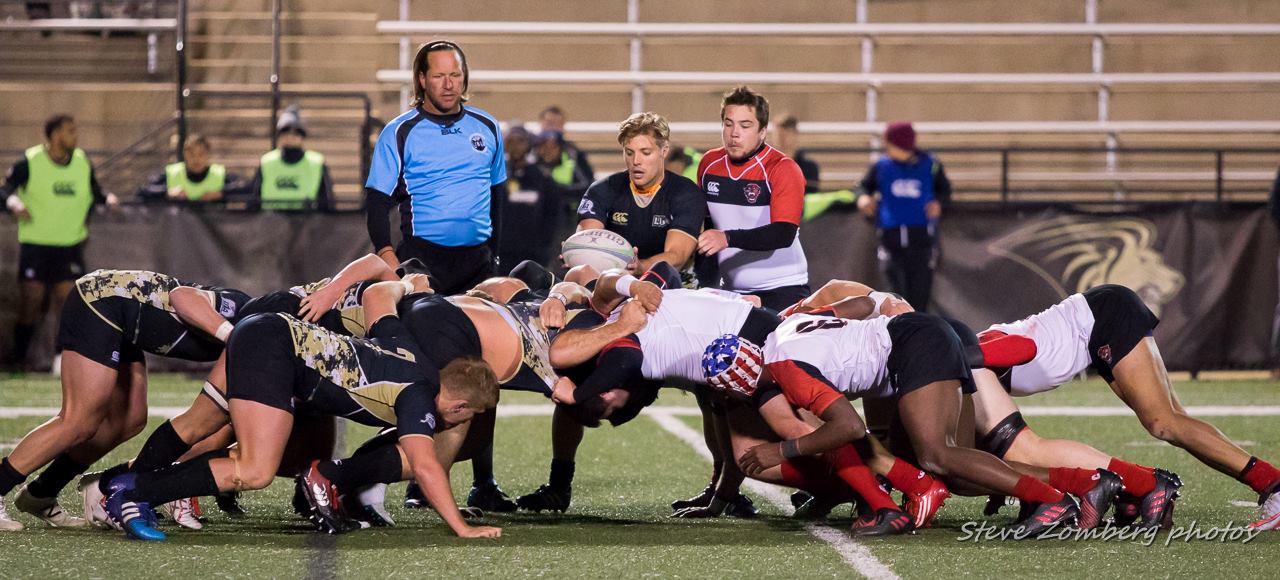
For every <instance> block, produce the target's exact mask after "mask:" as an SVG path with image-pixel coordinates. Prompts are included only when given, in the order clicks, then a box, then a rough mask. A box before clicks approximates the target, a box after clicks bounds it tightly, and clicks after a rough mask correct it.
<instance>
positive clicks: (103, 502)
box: [76, 472, 119, 530]
mask: <svg viewBox="0 0 1280 580" xmlns="http://www.w3.org/2000/svg"><path fill="white" fill-rule="evenodd" d="M101 478H102V472H98V473H90V474H87V475H85V476H84V477H81V478H80V483H79V484H78V485H77V486H76V487H77V488H78V489H79V490H80V499H81V503H82V504H83V505H84V517H85V519H86V520H88V522H89V525H91V526H93V527H95V528H102V529H104V530H105V529H108V528H115V526H114V525H112V523H111V518H110V517H108V516H107V496H105V495H103V493H102V488H100V487H98V481H99V480H100V479H101ZM116 529H119V528H116Z"/></svg>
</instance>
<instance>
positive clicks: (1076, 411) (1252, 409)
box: [0, 403, 1280, 419]
mask: <svg viewBox="0 0 1280 580" xmlns="http://www.w3.org/2000/svg"><path fill="white" fill-rule="evenodd" d="M553 408H554V407H553V405H551V404H550V403H537V404H531V405H530V404H517V405H503V404H500V405H498V416H499V417H542V416H547V415H550V414H551V410H552V409H553ZM185 410H186V407H151V409H150V411H149V412H150V414H151V415H152V416H154V417H173V416H174V415H177V414H178V413H181V412H183V411H185ZM646 412H649V413H662V414H665V415H676V416H684V415H697V414H698V413H699V411H698V408H697V407H674V406H656V407H650V408H648V409H647V410H646ZM1187 412H1188V413H1190V414H1191V415H1193V416H1196V417H1275V416H1280V405H1202V406H1192V407H1187ZM56 414H58V408H57V407H0V419H12V418H16V417H52V416H54V415H56ZM1022 414H1023V415H1024V416H1028V417H1130V416H1133V411H1132V410H1130V409H1129V408H1128V407H1123V406H1120V405H1113V406H1109V407H1074V406H1039V407H1038V406H1028V407H1022Z"/></svg>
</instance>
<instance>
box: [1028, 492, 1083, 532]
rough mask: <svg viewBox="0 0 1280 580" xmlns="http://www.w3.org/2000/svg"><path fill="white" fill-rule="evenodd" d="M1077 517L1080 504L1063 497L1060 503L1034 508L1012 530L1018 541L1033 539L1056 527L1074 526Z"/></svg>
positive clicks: (1065, 496) (1045, 504)
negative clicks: (1014, 531) (1015, 532)
mask: <svg viewBox="0 0 1280 580" xmlns="http://www.w3.org/2000/svg"><path fill="white" fill-rule="evenodd" d="M1024 504H1025V502H1024ZM1079 517H1080V504H1078V503H1077V502H1076V500H1075V498H1073V497H1071V496H1069V495H1064V496H1063V497H1062V501H1057V502H1054V503H1042V504H1039V505H1037V506H1035V507H1034V508H1033V509H1032V510H1031V514H1030V515H1028V516H1027V517H1026V518H1023V519H1022V520H1020V521H1019V522H1018V523H1016V524H1014V528H1015V529H1016V530H1018V535H1019V539H1026V538H1031V539H1034V538H1036V537H1037V536H1039V535H1040V534H1041V533H1042V532H1045V531H1048V530H1051V529H1053V528H1055V527H1057V526H1074V525H1075V524H1076V520H1077V519H1079Z"/></svg>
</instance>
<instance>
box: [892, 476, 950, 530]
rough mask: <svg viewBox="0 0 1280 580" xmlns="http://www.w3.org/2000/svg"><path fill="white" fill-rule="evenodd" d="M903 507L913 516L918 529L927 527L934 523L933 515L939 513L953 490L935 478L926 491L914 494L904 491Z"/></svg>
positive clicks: (912, 518) (913, 522) (913, 521)
mask: <svg viewBox="0 0 1280 580" xmlns="http://www.w3.org/2000/svg"><path fill="white" fill-rule="evenodd" d="M902 496H903V500H904V501H903V504H902V509H903V510H904V511H906V512H907V514H908V515H910V516H911V522H912V524H913V525H914V527H915V528H916V529H920V528H927V527H929V524H931V523H933V516H935V515H937V513H938V510H939V509H942V504H943V503H945V502H946V501H947V498H949V497H951V490H949V489H947V486H946V484H944V483H942V480H940V479H938V478H936V477H935V478H933V484H932V485H930V486H929V489H927V490H925V492H924V493H921V494H918V495H912V494H908V493H905V492H903V494H902Z"/></svg>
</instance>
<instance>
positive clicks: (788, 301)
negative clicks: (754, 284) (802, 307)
mask: <svg viewBox="0 0 1280 580" xmlns="http://www.w3.org/2000/svg"><path fill="white" fill-rule="evenodd" d="M735 292H736V291H735ZM742 293H743V294H750V295H752V296H756V297H758V298H760V306H761V307H763V308H768V309H769V310H772V311H774V312H782V311H783V310H786V309H787V307H789V306H791V305H792V304H795V303H796V302H799V301H801V300H804V299H805V298H808V297H809V295H810V294H813V292H812V291H811V290H809V285H808V284H800V285H798V286H781V287H778V288H773V289H770V290H757V291H755V292H742Z"/></svg>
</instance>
